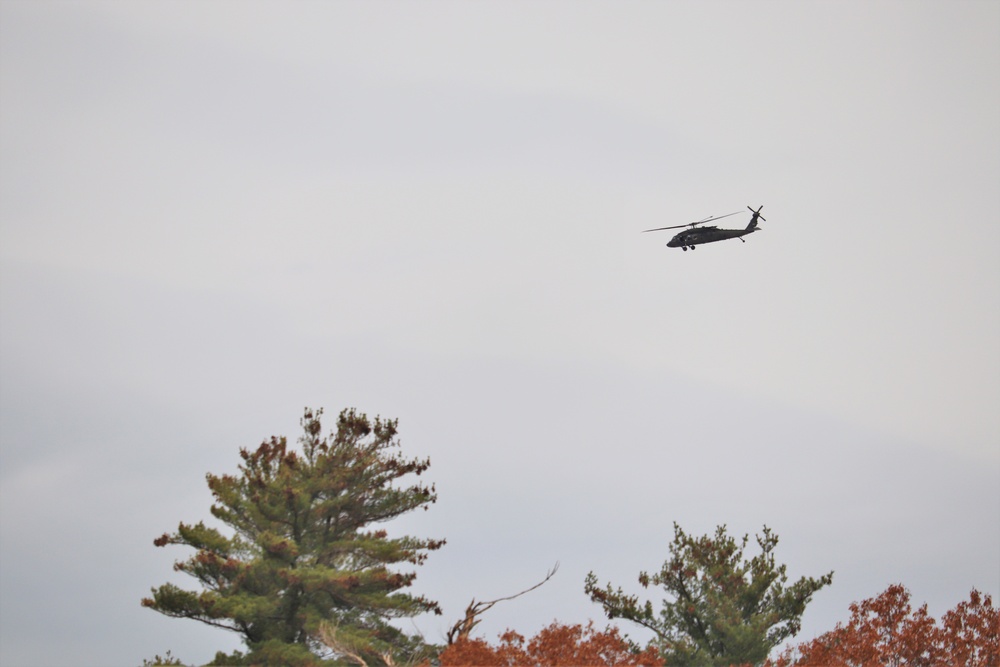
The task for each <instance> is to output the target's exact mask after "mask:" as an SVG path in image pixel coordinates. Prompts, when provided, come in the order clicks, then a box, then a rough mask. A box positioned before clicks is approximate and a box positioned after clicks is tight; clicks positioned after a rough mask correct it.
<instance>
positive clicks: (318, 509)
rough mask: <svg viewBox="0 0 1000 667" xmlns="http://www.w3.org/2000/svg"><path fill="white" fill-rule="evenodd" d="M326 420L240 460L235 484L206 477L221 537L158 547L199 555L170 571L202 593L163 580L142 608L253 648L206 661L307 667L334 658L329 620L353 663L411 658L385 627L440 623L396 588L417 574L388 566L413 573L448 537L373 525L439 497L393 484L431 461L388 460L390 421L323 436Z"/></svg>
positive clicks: (353, 423)
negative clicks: (326, 635)
mask: <svg viewBox="0 0 1000 667" xmlns="http://www.w3.org/2000/svg"><path fill="white" fill-rule="evenodd" d="M322 414H323V412H322V410H317V411H312V410H308V409H307V410H306V411H305V415H304V417H303V419H302V422H301V423H302V427H303V431H304V433H303V435H302V436H301V437H300V439H299V443H300V445H301V447H300V451H295V450H294V449H293V448H290V447H289V446H288V445H287V442H286V440H285V438H283V437H282V438H271V439H270V440H269V441H265V442H264V443H262V444H261V445H260V446H259V447H258V448H257V449H256V450H254V451H248V450H246V449H242V450H241V451H240V456H241V458H242V464H241V465H240V466H239V474H238V475H222V476H216V475H212V474H209V475H207V479H208V486H209V488H210V489H211V491H212V495H213V496H214V498H215V504H213V505H212V508H211V512H212V515H213V516H214V517H215V518H216V519H218V520H219V521H221V522H222V523H224V524H225V525H227V526H228V527H229V528H230V529H231V535H226V534H223V533H222V532H220V531H219V530H217V529H215V528H211V527H208V526H206V525H205V524H204V523H201V522H199V523H197V524H195V525H188V524H184V523H181V524H180V525H179V526H178V528H177V532H175V533H173V534H164V535H163V536H161V537H159V538H158V539H156V540H155V541H154V544H155V545H156V546H160V547H162V546H167V545H183V546H187V547H191V548H193V549H194V550H195V553H194V555H193V556H191V557H190V558H188V559H187V560H183V561H178V562H177V563H175V565H174V569H175V570H177V571H180V572H184V573H185V574H188V575H190V576H192V577H194V578H195V579H196V580H197V581H198V582H199V584H200V585H201V588H202V590H200V591H189V590H184V589H181V588H179V587H178V586H175V585H173V584H164V585H162V586H160V587H158V588H154V589H153V590H152V597H150V598H145V599H144V600H142V605H143V606H145V607H149V608H151V609H154V610H156V611H158V612H160V613H162V614H166V615H167V616H172V617H176V618H191V619H195V620H197V621H200V622H202V623H205V624H207V625H211V626H215V627H219V628H224V629H227V630H231V631H234V632H237V633H239V634H240V635H242V637H243V639H244V641H245V643H246V646H247V648H248V649H249V652H248V653H247V654H245V655H244V654H243V653H241V652H236V653H234V654H232V655H228V656H227V655H224V654H221V653H220V654H219V655H217V656H216V659H215V664H241V663H244V662H245V663H246V664H250V663H253V664H286V665H303V666H304V665H313V664H317V662H318V660H319V656H320V655H323V654H329V653H330V650H329V647H327V646H324V645H323V643H322V641H321V640H320V638H319V633H320V630H321V627H323V626H324V625H326V626H329V625H331V624H332V625H333V626H336V627H338V628H341V629H343V630H345V631H346V632H348V633H350V635H351V636H352V637H354V638H355V640H356V641H355V643H354V644H353V646H355V647H360V648H357V650H358V651H359V653H360V654H361V655H369V656H371V657H378V656H382V657H383V661H384V656H387V655H389V656H391V655H393V654H394V652H396V651H399V652H401V655H402V654H404V653H405V654H406V655H407V656H409V655H412V652H413V651H414V650H415V647H417V646H418V645H419V644H420V642H419V641H416V640H415V639H414V638H412V637H408V636H406V635H405V634H404V633H403V632H401V631H400V630H398V629H397V628H395V627H393V626H392V625H390V624H389V623H388V621H389V620H391V619H394V618H402V617H410V616H415V615H417V614H421V613H424V612H433V613H437V614H440V613H441V611H440V608H439V607H438V605H437V603H436V602H433V601H431V600H428V599H426V598H424V597H422V596H413V595H410V594H407V593H405V592H403V590H404V589H405V588H407V587H408V586H410V585H411V584H412V582H413V580H414V579H415V577H416V574H415V573H414V572H412V571H409V572H400V571H397V570H396V569H395V568H394V567H393V566H396V565H399V564H403V563H406V564H410V565H414V566H416V565H420V564H421V563H423V562H424V561H425V559H426V558H427V554H428V552H429V551H433V550H435V549H438V548H440V547H441V546H442V545H443V544H444V540H433V539H419V538H414V537H394V538H390V537H389V536H388V533H387V532H386V531H385V530H381V529H377V530H376V529H373V524H381V523H384V522H386V521H389V520H391V519H393V518H395V517H397V516H399V515H401V514H405V513H407V512H410V511H412V510H416V509H421V508H422V509H425V510H426V509H427V508H428V506H429V505H430V504H431V503H434V502H435V501H436V498H437V496H436V493H435V490H434V487H433V485H431V486H427V485H423V484H420V483H414V484H412V485H410V486H400V485H399V484H398V483H397V482H398V481H399V480H401V479H402V478H405V477H408V476H411V475H413V476H419V475H421V474H422V473H423V472H425V471H426V470H427V469H428V467H429V466H430V461H429V460H426V459H425V460H418V459H406V458H404V457H402V456H401V455H400V454H399V453H398V452H397V451H395V449H396V448H397V447H398V446H399V443H398V440H397V437H396V436H397V422H396V421H392V420H382V419H380V418H376V419H375V420H373V421H372V420H369V419H368V418H367V417H366V416H365V415H364V414H360V413H357V412H355V411H354V410H345V411H343V412H341V413H340V416H339V417H338V419H337V428H336V431H335V432H333V433H330V434H329V435H327V436H323V435H322V423H321V418H322ZM366 647H367V648H366ZM366 651H367V653H366ZM377 662H378V660H375V663H377ZM375 663H371V664H375Z"/></svg>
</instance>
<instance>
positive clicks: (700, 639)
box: [585, 523, 833, 667]
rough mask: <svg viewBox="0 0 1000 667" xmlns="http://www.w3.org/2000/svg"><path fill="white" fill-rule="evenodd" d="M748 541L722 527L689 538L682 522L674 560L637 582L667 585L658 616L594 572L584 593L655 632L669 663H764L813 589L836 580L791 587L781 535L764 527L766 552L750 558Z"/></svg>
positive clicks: (704, 666)
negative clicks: (777, 555) (778, 554)
mask: <svg viewBox="0 0 1000 667" xmlns="http://www.w3.org/2000/svg"><path fill="white" fill-rule="evenodd" d="M747 543H748V536H746V535H744V536H743V539H742V541H741V542H737V541H736V540H735V539H734V538H733V537H731V536H729V535H728V534H727V533H726V527H725V526H719V527H718V528H717V529H716V531H715V535H714V536H709V535H705V536H703V537H697V538H696V537H691V536H689V535H687V534H685V532H684V531H683V530H681V528H680V526H678V525H677V524H676V523H675V524H674V541H673V543H672V544H671V545H670V553H671V557H670V558H669V559H668V560H667V561H666V562H665V563H664V564H663V567H662V568H661V570H660V572H658V573H656V574H653V575H652V576H650V575H649V574H647V573H645V572H642V573H640V574H639V583H640V584H641V585H642V586H643V587H644V588H648V587H649V586H650V585H651V584H652V585H654V586H662V587H663V588H664V589H665V590H666V591H667V593H668V594H669V595H670V596H671V597H672V598H673V600H672V601H671V600H669V599H668V600H664V602H663V608H662V609H661V610H660V613H659V614H658V615H657V614H656V612H654V610H653V605H652V603H651V602H648V601H647V602H646V603H645V604H640V603H639V598H638V596H635V595H626V594H625V593H624V592H623V591H622V589H621V588H618V589H617V590H615V589H612V587H611V585H610V584H608V585H607V587H606V588H600V587H598V584H597V577H596V575H594V573H593V572H591V573H590V574H588V575H587V579H586V583H585V590H586V592H587V594H588V595H589V596H590V598H591V600H593V601H594V602H597V603H599V604H601V605H602V606H603V607H604V611H605V613H606V614H607V615H608V618H624V619H627V620H630V621H634V622H635V623H638V624H640V625H642V626H644V627H646V628H649V629H650V630H652V631H653V632H655V633H656V643H657V644H658V647H659V649H660V655H662V656H663V657H664V659H665V660H666V662H667V664H668V665H678V666H683V667H688V666H690V667H718V666H723V665H725V666H728V665H734V664H761V663H762V662H764V660H765V659H766V658H767V656H768V654H769V653H770V652H771V650H772V649H773V648H775V647H776V646H777V645H778V644H780V643H781V642H783V641H784V640H785V639H787V638H789V637H792V636H794V635H795V634H796V633H797V632H798V631H799V629H800V628H801V617H802V614H803V612H804V611H805V607H806V604H807V603H808V602H809V600H810V599H811V598H812V595H813V593H815V592H816V591H818V590H819V589H821V588H823V587H824V586H826V585H828V584H829V583H830V582H831V581H832V580H833V573H832V572H830V573H829V574H826V575H824V576H822V577H820V578H819V579H812V578H806V577H803V578H802V579H800V580H799V581H798V582H796V583H795V584H793V585H792V586H790V587H788V588H786V587H785V582H786V581H787V579H788V577H787V575H786V574H785V566H784V565H781V566H777V565H776V564H775V560H774V553H773V552H774V548H775V547H776V546H777V544H778V537H777V535H775V534H774V533H772V532H771V530H770V529H769V528H768V527H767V526H765V527H764V530H763V534H762V535H758V536H757V544H758V546H759V547H760V549H761V553H760V554H758V555H757V556H755V557H753V558H751V559H749V560H745V559H744V555H743V552H744V550H745V549H746V546H747Z"/></svg>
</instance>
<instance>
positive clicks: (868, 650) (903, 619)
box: [772, 584, 1000, 667]
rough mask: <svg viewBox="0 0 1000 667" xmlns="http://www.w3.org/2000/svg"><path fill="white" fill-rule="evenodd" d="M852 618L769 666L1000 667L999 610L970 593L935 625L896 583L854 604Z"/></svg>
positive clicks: (987, 598)
mask: <svg viewBox="0 0 1000 667" xmlns="http://www.w3.org/2000/svg"><path fill="white" fill-rule="evenodd" d="M850 609H851V619H850V621H848V623H847V625H842V624H837V627H836V628H834V629H833V630H831V631H830V632H827V633H825V634H823V635H820V636H819V637H817V638H816V639H814V640H812V641H810V642H806V643H804V644H801V645H799V646H798V647H796V648H793V649H790V650H788V651H786V652H785V653H784V654H783V655H782V656H781V657H780V658H779V659H778V660H776V661H775V662H774V663H772V667H868V666H869V665H888V666H891V667H956V666H958V665H961V666H962V667H1000V609H997V608H995V607H994V606H993V599H992V598H991V597H990V596H989V595H983V594H982V593H980V592H979V591H977V590H975V589H973V590H972V592H971V593H970V594H969V599H968V600H967V601H965V602H961V603H960V604H959V605H958V606H956V607H955V608H954V609H952V610H951V611H948V612H946V613H945V615H944V616H943V617H942V618H941V623H940V624H938V623H936V622H935V621H934V619H933V618H932V617H931V616H930V615H929V614H928V613H927V605H926V604H924V605H922V606H921V607H920V608H918V609H916V610H914V609H913V607H912V606H911V604H910V592H909V591H908V590H907V589H906V588H905V587H904V586H902V585H900V584H894V585H892V586H889V588H887V589H886V590H885V592H883V593H882V594H881V595H879V596H878V597H875V598H870V599H867V600H864V601H862V602H860V603H854V604H852V605H851V607H850Z"/></svg>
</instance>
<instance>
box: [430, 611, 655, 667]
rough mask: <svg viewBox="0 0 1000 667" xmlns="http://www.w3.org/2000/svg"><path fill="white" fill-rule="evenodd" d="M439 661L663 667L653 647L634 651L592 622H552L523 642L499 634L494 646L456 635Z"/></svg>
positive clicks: (506, 666)
mask: <svg viewBox="0 0 1000 667" xmlns="http://www.w3.org/2000/svg"><path fill="white" fill-rule="evenodd" d="M440 661H441V667H563V666H567V667H568V666H569V665H576V666H579V667H590V666H592V665H642V666H644V667H663V660H662V659H661V658H660V656H659V654H658V653H657V652H656V650H655V649H653V648H647V649H646V650H645V651H642V652H639V653H637V652H635V649H633V647H632V646H630V644H629V643H628V642H627V641H626V640H625V638H623V637H622V636H621V634H620V633H619V631H618V629H617V628H608V629H607V630H605V631H604V632H597V631H596V630H594V624H593V623H592V622H591V623H588V624H587V626H586V627H584V626H582V625H579V624H578V625H562V624H561V623H558V622H554V623H552V625H550V626H548V627H546V628H543V629H542V630H541V631H539V633H538V634H537V635H535V636H534V637H533V638H532V639H531V640H529V641H528V642H527V644H525V639H524V637H523V636H521V635H519V634H518V633H516V632H514V631H513V630H508V631H507V632H505V633H503V634H502V635H501V636H500V643H499V644H498V645H496V646H491V645H489V644H488V643H486V642H485V641H484V640H482V639H470V638H468V637H464V638H460V639H458V640H457V641H455V642H454V643H453V644H451V645H449V646H448V647H447V648H446V649H445V650H444V652H442V653H441V656H440Z"/></svg>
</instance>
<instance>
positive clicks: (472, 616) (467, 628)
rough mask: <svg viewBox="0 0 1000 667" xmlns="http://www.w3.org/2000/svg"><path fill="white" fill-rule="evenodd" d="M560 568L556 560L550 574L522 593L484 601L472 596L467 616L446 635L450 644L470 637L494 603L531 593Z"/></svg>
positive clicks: (466, 610)
mask: <svg viewBox="0 0 1000 667" xmlns="http://www.w3.org/2000/svg"><path fill="white" fill-rule="evenodd" d="M558 570H559V562H558V561H556V564H555V565H553V566H552V569H550V570H549V572H548V574H546V575H545V578H544V579H542V580H541V581H539V582H538V583H537V584H535V585H534V586H532V587H531V588H526V589H524V590H523V591H521V592H520V593H514V594H513V595H508V596H506V597H502V598H497V599H496V600H486V601H484V602H476V598H472V602H470V603H469V606H468V607H466V609H465V617H464V618H462V619H461V620H459V621H458V622H457V623H455V625H453V626H452V627H451V629H450V630H448V634H447V635H445V636H446V637H447V638H448V644H449V645H451V644H453V643H455V641H457V640H459V639H465V638H466V637H468V636H469V635H470V634H471V633H472V630H473V629H474V628H475V627H476V626H477V625H479V621H481V620H482V619H480V618H479V617H480V616H482V615H483V614H484V613H486V612H487V611H489V610H490V609H492V608H493V605H495V604H497V603H498V602H506V601H507V600H513V599H514V598H519V597H521V596H522V595H524V594H525V593H530V592H531V591H533V590H535V589H536V588H538V587H540V586H541V585H542V584H544V583H545V582H547V581H548V580H549V579H551V578H552V577H553V576H554V575H555V573H556V572H557V571H558Z"/></svg>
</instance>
